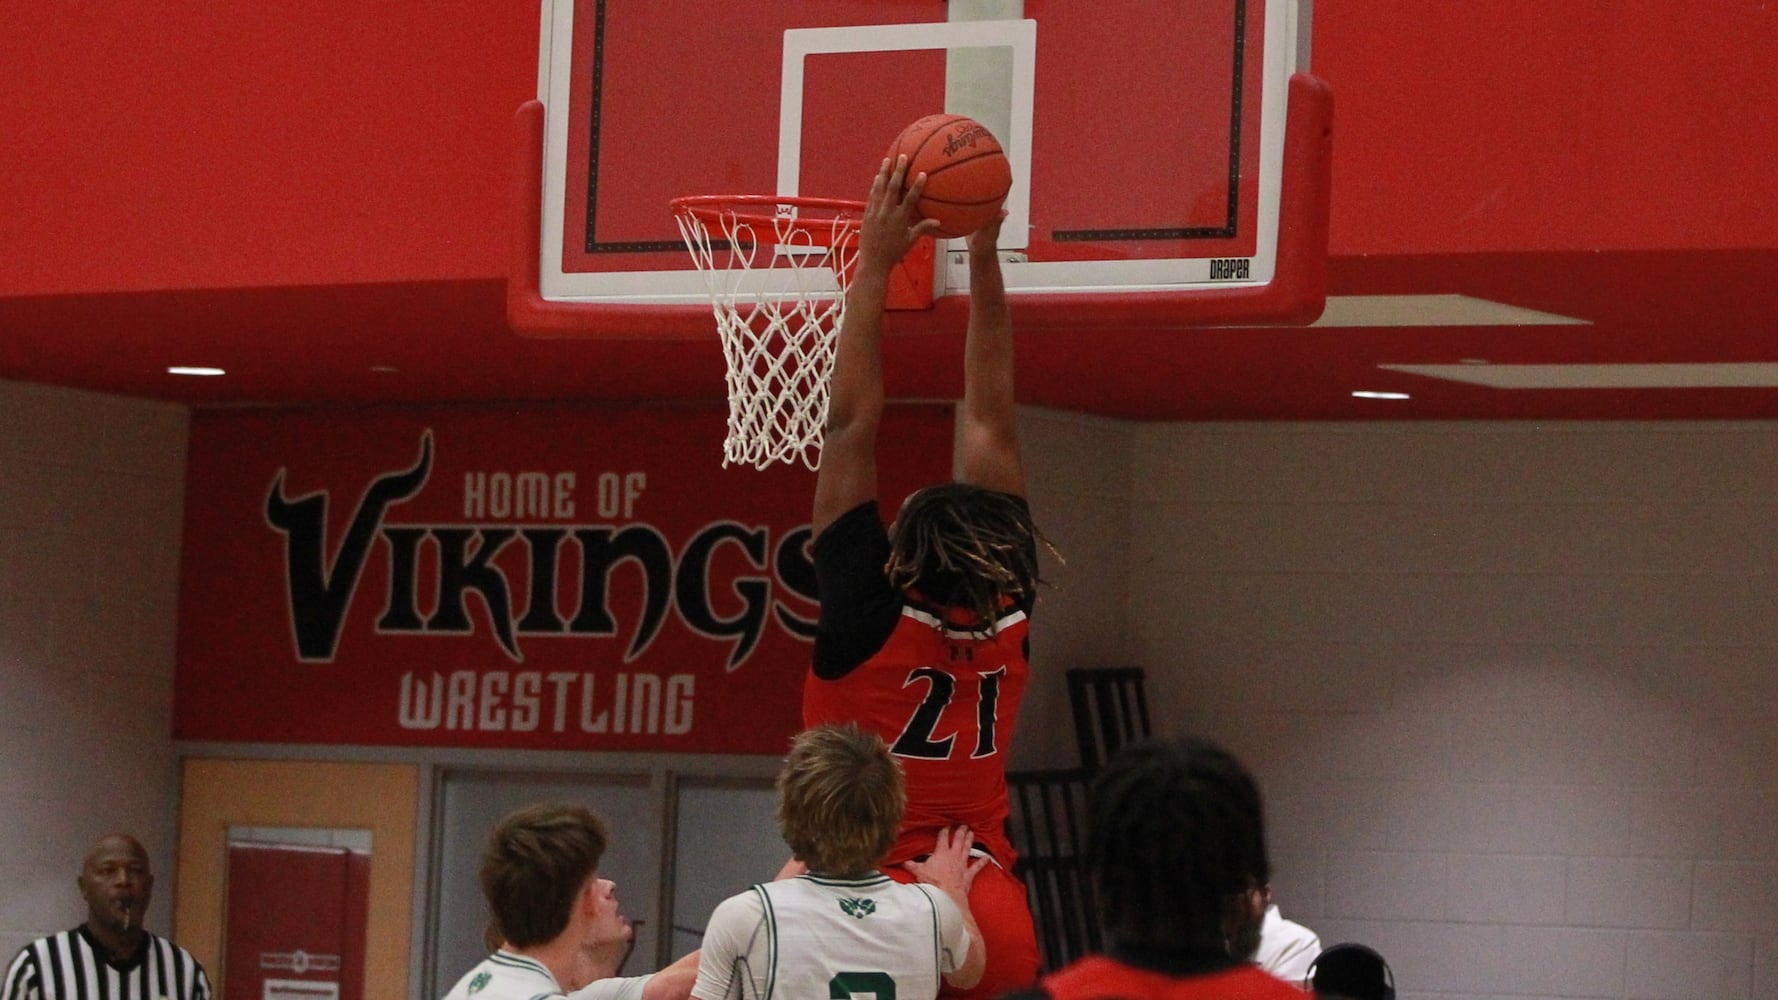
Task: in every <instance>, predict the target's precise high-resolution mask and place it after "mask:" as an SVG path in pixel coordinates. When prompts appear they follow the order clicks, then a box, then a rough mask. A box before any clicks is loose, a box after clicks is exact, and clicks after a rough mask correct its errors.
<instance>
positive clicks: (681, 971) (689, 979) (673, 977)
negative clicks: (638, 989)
mask: <svg viewBox="0 0 1778 1000" xmlns="http://www.w3.org/2000/svg"><path fill="white" fill-rule="evenodd" d="M698 955H699V952H698V951H693V952H692V953H691V954H689V955H686V956H685V957H683V958H681V959H679V960H678V961H676V962H674V963H673V964H672V965H669V966H667V967H666V968H664V969H662V970H661V971H659V972H657V973H655V974H654V975H652V976H650V977H649V978H648V982H647V983H645V984H643V986H642V1000H688V998H689V997H690V996H691V988H692V986H693V985H694V984H696V983H697V981H698Z"/></svg>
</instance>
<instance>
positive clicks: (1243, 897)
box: [1009, 739, 1306, 1000]
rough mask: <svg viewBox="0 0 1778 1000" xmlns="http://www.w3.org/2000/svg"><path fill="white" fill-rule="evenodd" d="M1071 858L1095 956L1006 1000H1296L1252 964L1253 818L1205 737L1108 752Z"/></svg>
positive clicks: (1241, 782) (1260, 850) (1258, 861)
mask: <svg viewBox="0 0 1778 1000" xmlns="http://www.w3.org/2000/svg"><path fill="white" fill-rule="evenodd" d="M1082 862H1083V863H1084V865H1085V868H1086V872H1087V875H1088V877H1089V878H1090V879H1091V881H1092V885H1093V887H1094V891H1095V893H1096V895H1097V896H1098V910H1099V917H1100V919H1101V920H1102V922H1103V924H1104V927H1105V932H1106V938H1107V944H1106V948H1105V953H1104V954H1101V955H1089V956H1087V957H1086V958H1083V959H1080V960H1079V961H1076V962H1074V963H1072V964H1070V965H1068V966H1067V967H1065V968H1063V969H1060V970H1058V971H1056V972H1054V973H1052V974H1050V975H1048V976H1045V977H1044V979H1043V982H1042V984H1041V988H1040V989H1039V990H1035V991H1031V992H1028V993H1021V994H1016V995H1015V996H1014V997H1012V998H1009V1000H1036V998H1043V1000H1104V998H1114V997H1115V998H1118V1000H1145V998H1154V1000H1160V998H1165V1000H1303V998H1304V997H1305V996H1306V994H1304V993H1303V991H1302V990H1300V989H1298V988H1297V987H1295V986H1293V985H1291V984H1289V983H1286V982H1285V981H1283V980H1282V979H1278V978H1276V977H1275V976H1273V975H1271V974H1270V973H1268V972H1266V971H1264V970H1263V969H1261V968H1260V967H1259V966H1257V965H1255V964H1253V962H1252V956H1253V952H1254V949H1255V948H1256V947H1257V946H1258V945H1259V934H1260V925H1261V924H1262V923H1263V922H1264V921H1265V913H1266V903H1265V888H1264V887H1265V885H1266V883H1267V882H1268V881H1269V880H1270V875H1271V866H1270V864H1269V862H1268V860H1267V857H1266V841H1265V820H1264V813H1263V809H1262V808H1261V804H1260V796H1259V787H1258V785H1256V784H1255V783H1254V780H1253V777H1252V776H1251V775H1250V774H1248V772H1247V769H1246V768H1244V767H1242V766H1241V763H1240V762H1239V761H1237V760H1236V759H1235V758H1234V757H1232V756H1230V755H1229V753H1228V752H1227V751H1225V750H1223V749H1222V748H1221V747H1219V746H1217V745H1216V744H1214V743H1210V742H1208V741H1205V740H1198V739H1187V740H1180V741H1177V742H1165V741H1160V740H1145V741H1143V742H1140V743H1135V744H1131V745H1129V746H1126V747H1124V748H1123V749H1122V750H1120V751H1118V752H1117V753H1116V754H1115V755H1113V757H1112V758H1111V760H1110V761H1108V762H1107V763H1106V765H1105V767H1104V769H1103V770H1101V771H1100V772H1099V773H1098V774H1097V775H1095V776H1094V777H1093V783H1092V786H1091V787H1090V789H1089V790H1088V793H1087V835H1086V850H1085V852H1084V853H1083V857H1082Z"/></svg>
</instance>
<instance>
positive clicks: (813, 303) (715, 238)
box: [674, 196, 863, 469]
mask: <svg viewBox="0 0 1778 1000" xmlns="http://www.w3.org/2000/svg"><path fill="white" fill-rule="evenodd" d="M862 209H863V205H862V204H859V203H854V202H840V201H830V200H825V199H797V198H791V199H779V198H772V197H769V196H735V197H727V198H722V197H704V198H681V199H679V200H677V201H676V202H674V216H675V217H676V218H677V219H678V221H679V232H680V234H681V235H682V236H684V237H685V246H686V249H688V250H690V251H691V256H692V261H693V263H695V264H696V265H697V269H698V271H699V273H701V274H702V275H703V276H704V283H705V286H706V287H707V288H708V290H709V293H710V302H711V307H712V309H713V311H714V312H715V314H716V328H717V333H718V334H719V335H720V337H721V339H722V350H723V355H724V357H725V358H726V359H727V361H728V436H727V438H726V439H725V440H724V441H723V446H722V447H723V460H722V464H723V465H724V466H727V465H730V464H745V465H751V466H753V467H754V468H756V469H763V468H765V467H767V466H769V465H770V464H772V463H773V462H798V461H800V462H802V463H803V465H805V466H807V467H808V468H810V469H814V468H816V467H818V466H819V465H820V463H821V436H822V430H823V428H824V426H825V425H826V423H827V389H828V378H829V376H830V375H831V374H832V372H833V354H834V343H835V338H836V337H837V336H838V334H839V328H840V321H841V320H842V318H843V317H844V315H845V309H846V283H847V282H848V280H849V279H850V276H851V272H852V265H853V262H854V260H855V258H856V257H857V254H858V244H857V233H858V216H859V212H860V211H861V210H862Z"/></svg>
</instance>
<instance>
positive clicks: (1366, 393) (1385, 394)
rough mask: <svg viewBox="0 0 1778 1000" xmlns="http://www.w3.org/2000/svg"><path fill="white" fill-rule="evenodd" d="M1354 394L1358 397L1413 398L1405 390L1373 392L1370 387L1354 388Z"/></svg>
mask: <svg viewBox="0 0 1778 1000" xmlns="http://www.w3.org/2000/svg"><path fill="white" fill-rule="evenodd" d="M1352 395H1353V396H1354V397H1356V398H1358V399H1412V398H1413V397H1412V396H1409V395H1408V394H1407V393H1405V392H1372V391H1371V390H1369V389H1357V390H1354V391H1353V393H1352Z"/></svg>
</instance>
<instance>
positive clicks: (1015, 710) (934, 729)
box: [803, 604, 1031, 871]
mask: <svg viewBox="0 0 1778 1000" xmlns="http://www.w3.org/2000/svg"><path fill="white" fill-rule="evenodd" d="M1028 627H1029V622H1028V621H1027V619H1026V616H1025V613H1024V612H1023V611H1016V610H1015V611H1010V612H1008V613H1007V615H1006V616H1005V617H1003V618H1001V619H1000V621H999V622H998V623H997V626H996V630H995V632H994V633H993V634H992V635H990V634H988V633H985V632H972V631H969V630H968V629H967V628H966V627H963V626H960V625H955V624H952V623H951V622H949V621H947V620H946V619H942V618H940V617H939V616H938V615H936V614H934V613H933V612H931V611H929V610H926V609H924V608H922V607H916V606H914V605H911V604H910V605H904V606H903V608H902V611H901V620H900V621H899V622H897V623H896V626H895V630H894V631H893V632H891V633H890V635H889V640H888V641H887V642H885V643H884V644H883V648H882V649H880V650H878V651H877V653H876V655H875V656H872V657H871V658H870V659H868V660H866V661H864V662H863V663H861V664H859V665H858V666H857V667H855V668H854V669H853V670H852V671H851V672H850V673H848V674H846V675H845V676H844V677H841V678H839V679H837V680H822V679H820V678H819V677H817V676H815V675H814V674H813V673H810V674H809V675H808V679H807V680H806V681H805V682H804V684H803V725H804V726H816V725H820V724H822V723H828V722H857V723H858V724H859V725H860V726H862V727H863V728H864V729H866V730H868V731H870V732H874V733H876V734H877V735H879V736H881V737H882V738H883V741H884V742H885V743H888V744H889V750H890V752H891V753H893V754H895V756H896V757H898V758H900V760H901V765H902V769H903V771H904V772H905V773H906V775H907V795H908V809H907V816H906V818H905V819H903V820H902V824H901V833H900V835H899V836H898V837H897V838H896V841H895V846H894V847H892V848H891V849H890V852H889V859H888V861H887V863H888V864H891V865H893V864H899V863H901V862H903V861H906V860H907V859H909V858H912V857H915V856H918V855H921V854H930V853H932V846H933V841H934V839H935V838H936V837H937V835H938V831H939V830H941V829H943V828H945V827H949V826H956V825H958V824H960V823H961V824H966V825H968V826H969V828H970V829H971V830H972V831H974V834H975V839H976V841H977V842H979V843H981V844H982V845H983V846H984V847H986V848H988V850H989V851H991V852H992V853H993V855H994V858H995V860H997V861H999V862H1000V864H1001V865H1003V866H1004V867H1005V868H1006V869H1007V870H1008V871H1010V870H1011V869H1012V865H1013V861H1014V860H1015V855H1014V852H1013V848H1012V844H1011V843H1010V842H1009V841H1008V840H1007V838H1006V810H1007V806H1006V752H1007V750H1008V748H1010V747H1011V746H1012V737H1013V722H1014V720H1016V719H1017V718H1018V714H1019V702H1020V701H1021V700H1022V699H1023V698H1024V696H1025V682H1026V680H1027V679H1028V677H1029V675H1030V672H1031V667H1030V664H1028V663H1026V662H1025V655H1024V648H1025V634H1026V631H1027V629H1028Z"/></svg>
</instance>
